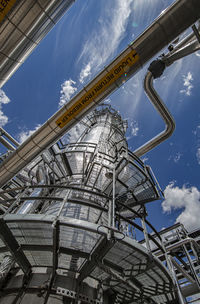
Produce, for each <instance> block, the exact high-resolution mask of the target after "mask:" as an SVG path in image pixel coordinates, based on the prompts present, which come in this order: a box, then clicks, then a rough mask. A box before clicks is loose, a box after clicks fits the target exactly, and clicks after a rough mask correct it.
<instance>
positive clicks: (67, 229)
mask: <svg viewBox="0 0 200 304" xmlns="http://www.w3.org/2000/svg"><path fill="white" fill-rule="evenodd" d="M125 131H126V122H125V121H123V120H122V118H121V117H120V115H119V114H118V113H117V112H116V111H115V110H113V109H112V108H111V107H109V106H105V105H102V106H100V107H99V108H98V109H97V110H95V111H94V112H92V113H91V114H90V115H89V116H87V117H86V118H85V119H83V120H82V121H81V122H80V124H79V126H78V127H75V128H74V132H76V133H78V139H77V140H76V141H75V142H71V143H64V141H65V142H66V141H68V140H69V137H68V136H65V137H64V138H63V139H62V140H60V141H59V142H58V143H57V144H55V145H54V146H52V147H51V148H50V149H49V150H47V151H45V153H43V154H42V155H41V156H40V157H38V158H37V159H36V160H35V161H34V162H32V163H31V164H29V165H28V166H27V167H26V168H25V169H24V170H23V171H21V172H20V174H18V175H17V176H16V177H15V178H14V179H13V180H12V181H11V182H10V183H8V184H7V186H6V187H4V190H3V192H1V208H2V209H3V210H4V211H5V210H6V211H5V213H4V215H3V216H2V217H1V219H0V228H1V229H0V236H1V239H2V241H1V244H0V256H1V261H2V264H1V268H0V270H1V286H2V293H1V303H6V304H7V303H21V304H23V303H27V301H32V302H31V303H109V304H110V303H113V304H114V303H115V304H117V303H141V301H142V303H176V302H175V298H176V296H175V285H174V282H173V279H172V278H171V275H170V273H169V271H168V270H167V269H166V267H165V266H164V265H163V264H162V263H161V262H160V261H159V260H158V259H157V258H156V257H154V256H153V255H152V253H151V251H150V247H149V238H148V233H147V230H146V224H145V222H146V220H145V216H146V214H145V207H144V203H146V202H148V201H149V202H150V201H153V200H155V199H158V198H159V188H158V185H157V184H156V182H155V180H154V178H153V177H152V174H151V170H150V168H149V167H146V166H145V165H144V164H143V163H142V162H141V160H139V159H138V158H137V157H136V156H135V155H134V154H133V153H131V152H130V151H129V150H128V147H127V142H126V138H125ZM136 218H139V219H140V220H141V222H142V225H143V226H139V225H138V224H137V223H136V222H135V219H136ZM135 229H139V230H140V231H142V232H144V236H145V239H146V247H144V246H143V245H141V244H139V243H138V242H137V241H136V240H135ZM151 239H152V238H151ZM152 241H153V239H152ZM155 246H160V247H161V248H162V243H161V242H160V243H159V241H156V245H155Z"/></svg>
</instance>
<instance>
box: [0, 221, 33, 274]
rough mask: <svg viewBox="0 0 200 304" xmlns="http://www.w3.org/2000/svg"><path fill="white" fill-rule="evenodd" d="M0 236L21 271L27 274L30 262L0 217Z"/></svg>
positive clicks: (29, 269)
mask: <svg viewBox="0 0 200 304" xmlns="http://www.w3.org/2000/svg"><path fill="white" fill-rule="evenodd" d="M0 238H1V239H2V241H3V242H4V244H5V245H6V247H7V248H8V249H9V251H10V253H11V254H12V256H13V258H14V259H15V261H16V263H17V264H18V265H19V267H20V268H21V269H22V271H23V272H24V273H25V274H26V275H28V274H29V273H30V271H31V264H30V263H29V261H28V259H27V257H26V256H25V254H24V252H23V251H22V249H21V246H20V245H19V244H18V242H17V241H16V239H15V237H14V236H13V234H12V232H11V231H10V229H9V227H8V226H7V224H6V222H5V221H4V219H3V218H0Z"/></svg>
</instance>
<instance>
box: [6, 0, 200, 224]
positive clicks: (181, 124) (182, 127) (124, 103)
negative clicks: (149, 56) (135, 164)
mask: <svg viewBox="0 0 200 304" xmlns="http://www.w3.org/2000/svg"><path fill="white" fill-rule="evenodd" d="M171 3H173V1H172V0H170V1H169V0H109V1H108V0H99V1H97V0H96V1H94V0H77V1H76V2H75V4H74V5H73V6H72V7H71V9H70V10H69V11H68V12H67V13H66V14H65V16H64V17H63V18H62V19H61V21H60V22H59V23H58V24H57V25H56V26H55V27H54V28H53V30H52V31H51V32H50V33H49V34H48V35H47V37H45V39H44V40H43V41H42V42H41V43H40V45H39V46H38V47H37V49H35V50H34V52H33V53H32V54H31V55H30V56H29V58H28V59H27V60H26V61H25V63H24V64H23V65H22V66H21V67H20V68H19V69H18V71H17V72H16V73H15V74H14V75H13V76H12V78H11V79H10V80H9V81H8V82H7V83H6V84H5V85H4V87H3V92H5V95H4V93H3V92H1V93H0V124H1V125H3V126H4V128H5V129H6V130H7V131H8V132H10V133H11V134H12V135H13V136H14V137H15V138H16V139H18V140H19V141H22V140H24V139H25V138H26V137H27V136H28V135H29V134H31V132H33V131H34V130H35V129H36V128H37V127H38V126H39V125H41V124H43V123H44V122H45V121H46V119H48V118H49V117H50V116H51V115H52V114H53V113H54V112H55V111H57V110H58V108H59V106H60V105H62V104H63V103H64V102H66V101H68V100H69V99H70V97H71V96H73V94H75V93H76V92H78V91H79V90H80V89H81V88H82V87H83V86H84V85H85V84H86V83H87V82H88V81H89V80H91V79H92V78H93V77H94V75H96V74H97V73H98V72H99V71H100V70H101V69H102V68H103V67H104V66H105V65H106V64H108V63H109V62H110V61H111V60H112V59H113V58H114V57H115V56H116V55H118V54H119V52H121V51H122V50H123V49H124V48H125V47H126V46H127V45H128V44H129V43H130V42H132V41H133V40H134V39H135V38H136V37H137V36H138V35H139V34H141V33H142V31H143V30H144V29H145V28H146V27H147V26H148V25H149V24H150V23H151V22H152V21H153V20H154V19H155V18H156V17H157V16H158V15H159V14H160V13H161V12H162V11H163V10H164V9H165V8H166V7H168V6H169V5H170V4H171ZM158 55H159V54H158ZM149 63H150V62H149ZM149 63H148V64H149ZM199 63H200V52H199V53H197V54H193V55H191V56H189V57H187V58H184V59H182V60H180V61H178V62H176V63H175V64H173V65H172V66H170V67H169V68H167V69H166V71H165V72H164V75H163V76H162V77H161V78H160V79H158V80H156V81H155V87H156V88H157V90H158V92H159V94H160V96H161V97H162V99H163V100H164V102H165V103H166V104H167V106H168V108H169V110H170V111H171V113H172V114H173V116H174V118H175V120H176V130H175V132H174V135H173V136H172V137H171V138H170V139H168V140H167V141H166V142H165V143H163V144H161V145H160V146H159V147H157V148H155V149H154V150H152V151H151V152H149V153H148V154H147V155H145V156H144V157H142V158H143V159H144V160H145V162H146V164H148V165H150V166H151V167H152V169H153V171H154V173H155V175H156V177H157V179H158V181H159V183H160V185H161V187H162V189H163V191H164V192H165V197H166V198H165V201H164V202H163V203H162V202H161V201H159V202H155V203H151V204H149V205H148V212H149V220H150V221H151V222H152V223H153V225H154V226H155V227H156V228H157V229H162V228H163V227H167V226H169V225H172V224H173V223H174V222H176V220H179V221H181V222H183V223H184V224H185V225H186V227H188V228H189V229H193V228H195V227H197V226H198V225H199V224H198V222H199V220H198V217H199V214H200V201H199V200H200V185H199V177H200V176H199V169H200V111H199V109H200V104H199V99H200V92H199V81H200V80H199V75H198V69H199ZM148 64H147V66H145V67H144V68H143V70H141V71H140V72H139V73H137V74H136V75H135V76H134V77H133V78H132V79H130V80H129V81H128V82H127V83H126V84H124V85H123V86H122V87H121V88H120V89H119V90H118V91H116V92H115V93H114V94H112V95H111V96H110V97H109V99H108V100H107V102H109V103H110V104H111V105H112V106H113V107H114V108H115V109H117V110H119V111H120V113H121V115H122V117H123V118H124V119H127V120H128V124H129V128H128V131H127V138H128V143H129V147H130V149H131V150H132V151H133V150H135V149H136V148H137V147H139V146H140V145H142V144H143V143H145V142H146V140H149V139H150V138H152V137H153V136H155V135H156V134H157V133H158V132H160V131H161V130H162V129H163V128H164V125H163V122H162V121H161V119H160V117H159V116H158V114H157V113H156V112H155V110H154V108H153V107H152V105H151V104H150V102H149V101H148V100H147V97H146V96H145V94H144V90H143V78H144V75H145V73H146V71H147V67H148ZM3 151H4V150H3V148H0V152H3Z"/></svg>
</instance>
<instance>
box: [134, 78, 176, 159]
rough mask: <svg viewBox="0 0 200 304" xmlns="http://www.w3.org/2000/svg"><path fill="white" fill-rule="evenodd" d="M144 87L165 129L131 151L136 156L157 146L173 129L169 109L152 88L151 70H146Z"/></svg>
mask: <svg viewBox="0 0 200 304" xmlns="http://www.w3.org/2000/svg"><path fill="white" fill-rule="evenodd" d="M144 89H145V92H146V94H147V96H148V97H149V99H150V101H151V102H152V104H153V105H154V107H155V108H156V110H157V111H158V113H159V114H160V115H161V117H162V118H163V120H164V122H165V124H166V127H165V130H164V131H162V132H161V133H159V134H158V135H157V136H155V137H154V138H152V139H151V140H150V141H148V142H147V143H145V144H144V145H142V146H141V147H139V148H138V149H136V150H135V151H134V152H133V153H134V154H135V155H137V156H138V157H140V156H142V155H144V154H145V153H147V152H149V151H150V150H152V149H153V148H155V147H156V146H158V145H159V144H160V143H162V142H163V141H164V140H166V139H167V138H169V137H170V136H171V135H172V133H173V132H174V129H175V121H174V119H173V117H172V115H171V114H170V112H169V110H168V109H167V107H166V106H165V104H164V102H163V101H162V99H161V98H160V96H159V95H158V93H157V92H156V91H155V89H154V88H153V75H152V73H151V72H147V74H146V77H145V80H144Z"/></svg>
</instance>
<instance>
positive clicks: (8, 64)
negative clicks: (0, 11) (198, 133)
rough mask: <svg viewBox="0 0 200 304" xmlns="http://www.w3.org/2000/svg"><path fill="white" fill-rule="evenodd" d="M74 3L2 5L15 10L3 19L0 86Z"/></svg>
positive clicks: (24, 0) (26, 0) (44, 0)
mask: <svg viewBox="0 0 200 304" xmlns="http://www.w3.org/2000/svg"><path fill="white" fill-rule="evenodd" d="M8 2H9V3H8ZM74 2H75V0H38V1H35V0H20V1H19V0H18V1H3V2H2V3H3V4H4V6H5V5H10V7H11V9H10V10H9V11H8V12H7V14H6V15H5V16H4V18H3V19H2V18H1V20H0V21H1V22H0V35H1V47H0V87H2V86H3V85H4V84H5V83H6V81H7V80H8V79H9V78H10V77H11V76H12V75H13V73H14V72H15V71H16V70H17V69H18V68H19V67H20V66H21V64H22V63H23V62H24V61H25V59H26V58H27V57H28V56H29V55H30V53H31V52H32V51H33V50H34V49H35V47H36V46H37V45H38V44H39V43H40V41H41V40H42V39H43V38H44V37H45V36H46V34H47V33H48V32H49V31H50V30H51V28H52V27H53V26H54V25H55V24H56V23H57V21H58V20H59V19H60V18H61V17H62V15H63V14H64V13H65V12H66V11H67V9H68V8H69V7H70V6H71V5H72V3H74ZM3 4H2V5H3Z"/></svg>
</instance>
